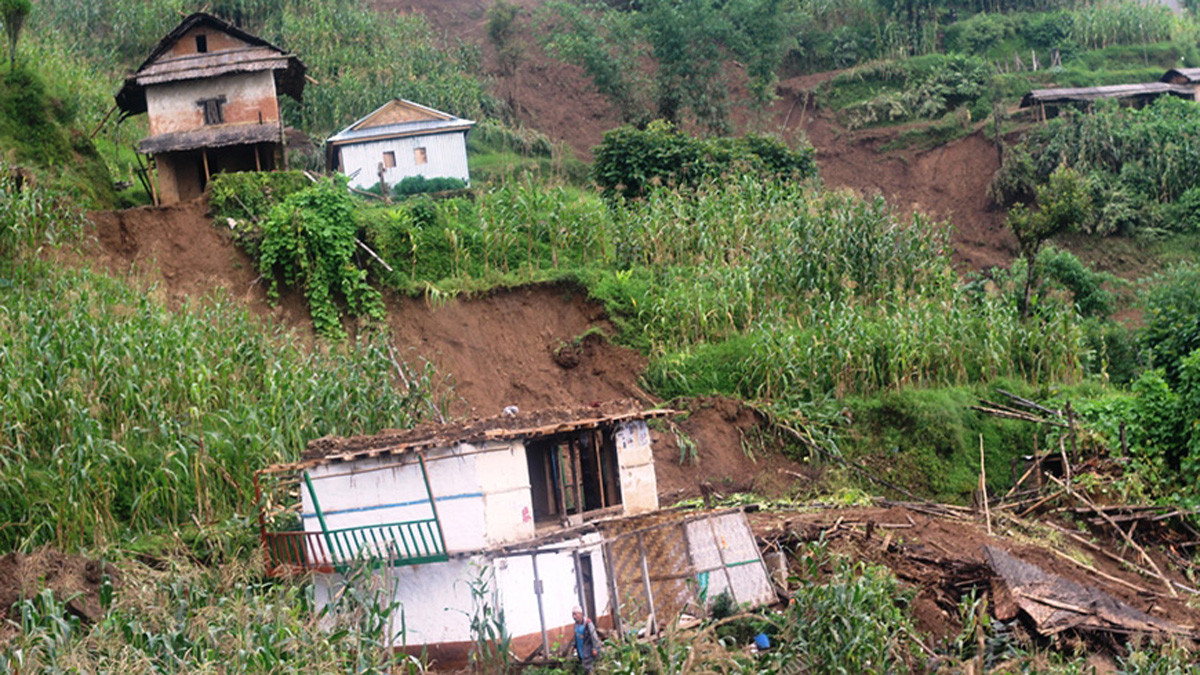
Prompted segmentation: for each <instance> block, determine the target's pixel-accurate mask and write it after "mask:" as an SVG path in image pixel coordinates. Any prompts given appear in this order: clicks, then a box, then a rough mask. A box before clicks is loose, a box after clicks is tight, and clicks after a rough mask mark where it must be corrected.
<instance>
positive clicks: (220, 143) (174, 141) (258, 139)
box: [138, 123, 280, 155]
mask: <svg viewBox="0 0 1200 675" xmlns="http://www.w3.org/2000/svg"><path fill="white" fill-rule="evenodd" d="M279 135H280V127H279V125H278V124H275V123H270V124H231V125H227V126H214V127H205V128H203V129H196V130H195V131H175V132H172V133H168V134H158V135H157V136H150V137H149V138H144V139H142V141H141V143H138V152H143V153H146V154H150V155H153V154H158V153H160V152H180V151H183V150H195V149H196V148H221V147H227V146H230V145H247V144H250V143H278V142H280V138H279Z"/></svg>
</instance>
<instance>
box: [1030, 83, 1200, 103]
mask: <svg viewBox="0 0 1200 675" xmlns="http://www.w3.org/2000/svg"><path fill="white" fill-rule="evenodd" d="M1165 94H1169V95H1171V96H1178V97H1180V98H1189V99H1190V98H1192V97H1193V96H1194V95H1195V92H1194V91H1193V90H1192V88H1191V87H1185V86H1181V85H1176V84H1168V83H1166V82H1146V83H1142V84H1113V85H1107V86H1103V87H1075V88H1062V89H1034V90H1033V91H1031V92H1029V93H1028V94H1025V97H1024V98H1022V99H1021V107H1022V108H1028V107H1030V106H1032V105H1035V104H1038V103H1087V102H1090V101H1096V100H1099V99H1104V98H1115V99H1129V98H1158V97H1159V96H1163V95H1165Z"/></svg>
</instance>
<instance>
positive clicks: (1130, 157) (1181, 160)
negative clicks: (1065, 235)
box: [991, 97, 1200, 234]
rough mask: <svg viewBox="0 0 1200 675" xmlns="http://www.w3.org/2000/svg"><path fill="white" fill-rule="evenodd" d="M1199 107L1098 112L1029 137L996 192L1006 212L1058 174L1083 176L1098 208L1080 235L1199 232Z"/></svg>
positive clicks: (1170, 101)
mask: <svg viewBox="0 0 1200 675" xmlns="http://www.w3.org/2000/svg"><path fill="white" fill-rule="evenodd" d="M1194 112H1195V111H1194V104H1193V103H1191V102H1187V101H1182V100H1177V99H1175V98H1173V97H1166V98H1164V99H1161V100H1159V101H1157V102H1155V103H1154V104H1153V105H1150V106H1147V107H1145V108H1142V109H1140V110H1138V109H1132V108H1123V107H1118V106H1115V105H1097V106H1096V109H1095V110H1094V111H1093V112H1092V113H1091V114H1086V115H1084V114H1074V113H1071V112H1067V113H1065V114H1064V115H1063V116H1061V117H1059V118H1056V119H1052V120H1050V121H1049V122H1047V123H1046V124H1043V125H1039V126H1037V127H1035V128H1033V129H1031V130H1030V131H1029V132H1028V133H1026V135H1025V136H1024V137H1023V138H1022V140H1021V142H1020V144H1019V145H1018V146H1017V147H1016V148H1014V149H1013V151H1012V152H1010V153H1008V154H1007V155H1006V157H1005V160H1004V163H1003V165H1002V166H1001V169H1000V171H999V172H998V173H997V176H996V178H995V179H994V181H993V184H992V190H991V193H992V196H993V199H995V200H996V201H997V202H999V203H1001V204H1010V203H1012V202H1013V201H1023V200H1024V199H1025V198H1026V197H1027V196H1028V195H1029V194H1031V193H1033V192H1035V189H1034V186H1037V185H1044V184H1045V183H1047V182H1048V181H1049V180H1050V176H1051V174H1053V173H1054V171H1055V170H1056V169H1058V168H1059V166H1068V167H1071V168H1072V169H1073V170H1075V171H1076V172H1078V173H1079V174H1080V177H1081V179H1082V180H1083V182H1084V186H1085V189H1086V190H1087V192H1088V195H1089V199H1090V201H1091V202H1092V204H1093V206H1094V208H1092V209H1090V210H1089V211H1088V212H1087V213H1084V214H1083V216H1084V217H1083V219H1082V220H1080V221H1079V227H1080V229H1082V230H1084V231H1085V232H1093V233H1098V234H1111V233H1124V234H1129V233H1132V232H1133V231H1134V230H1136V229H1143V228H1152V227H1155V228H1157V227H1161V228H1165V229H1168V230H1173V231H1179V232H1186V231H1190V230H1192V229H1194V222H1195V221H1194V220H1193V216H1191V215H1190V214H1191V212H1192V211H1193V210H1194V208H1195V205H1194V202H1195V201H1196V193H1195V192H1191V193H1189V190H1193V189H1194V188H1196V187H1197V186H1200V183H1197V176H1200V140H1198V139H1200V120H1198V119H1197V118H1196V116H1195V115H1194Z"/></svg>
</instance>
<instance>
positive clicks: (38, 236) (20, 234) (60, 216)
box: [0, 161, 83, 276]
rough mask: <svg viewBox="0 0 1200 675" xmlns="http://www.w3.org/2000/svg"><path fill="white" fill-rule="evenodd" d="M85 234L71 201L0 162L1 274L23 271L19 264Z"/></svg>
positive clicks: (78, 214)
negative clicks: (48, 247)
mask: <svg viewBox="0 0 1200 675" xmlns="http://www.w3.org/2000/svg"><path fill="white" fill-rule="evenodd" d="M82 231H83V218H82V217H81V214H80V213H79V212H78V211H77V210H76V209H75V208H74V206H73V205H71V204H70V202H69V201H68V200H66V199H65V198H64V197H63V196H62V195H60V194H57V193H55V192H53V191H49V190H45V189H43V188H41V187H40V186H38V185H36V184H31V183H30V182H29V181H28V177H27V176H25V175H23V174H20V173H19V172H18V171H17V170H15V169H13V168H11V167H9V166H8V165H7V164H5V163H4V162H3V161H0V273H3V274H5V275H6V276H7V275H8V274H12V273H14V272H19V271H20V269H21V268H20V267H19V266H18V265H15V264H14V262H15V261H19V260H20V259H22V258H25V257H26V256H29V257H32V256H36V254H37V253H38V252H39V251H40V250H41V247H42V246H44V245H54V244H57V243H61V242H65V241H72V240H74V239H76V238H77V237H78V236H79V234H80V233H81V232H82Z"/></svg>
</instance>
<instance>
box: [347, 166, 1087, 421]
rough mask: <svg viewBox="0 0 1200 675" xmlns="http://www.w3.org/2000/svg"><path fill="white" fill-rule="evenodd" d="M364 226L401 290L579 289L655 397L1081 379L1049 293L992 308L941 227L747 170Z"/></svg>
mask: <svg viewBox="0 0 1200 675" xmlns="http://www.w3.org/2000/svg"><path fill="white" fill-rule="evenodd" d="M364 220H365V223H366V225H365V227H366V230H367V236H368V239H369V245H370V246H371V247H372V249H374V250H375V251H377V252H378V253H379V254H380V255H381V256H382V257H383V258H384V259H385V260H386V261H387V262H388V264H389V265H390V266H391V267H393V268H394V269H395V270H396V275H395V276H392V277H388V279H389V282H390V283H393V284H395V286H396V287H397V288H398V289H399V290H402V291H404V292H407V293H414V294H415V293H435V294H443V293H452V292H457V291H464V290H465V291H470V290H472V289H476V288H490V287H494V286H496V285H516V284H521V283H529V282H531V281H544V280H551V279H568V280H572V281H575V282H577V283H579V284H581V285H582V286H583V287H584V288H586V289H587V292H588V293H589V294H590V295H591V296H592V297H594V298H596V299H597V300H599V301H601V302H603V303H604V305H605V306H606V308H607V309H608V313H609V316H610V317H611V318H612V320H613V321H614V323H615V324H616V326H617V327H618V330H619V334H618V336H617V337H616V339H617V340H619V341H620V342H623V343H624V344H628V345H632V346H635V347H637V348H638V349H640V350H642V351H644V352H645V353H647V354H648V355H649V356H650V358H651V363H650V366H649V368H648V370H647V372H646V374H645V378H646V380H647V384H648V385H649V386H650V387H651V388H652V389H653V390H654V391H655V392H656V393H658V394H659V395H661V396H665V397H668V398H669V397H673V396H676V395H699V394H707V393H723V394H727V395H732V396H739V397H742V398H746V399H751V400H756V401H760V402H763V403H764V405H771V406H776V407H778V409H779V410H780V412H781V414H782V415H784V416H785V417H787V418H788V419H798V418H801V417H803V413H802V412H800V411H801V409H802V408H803V407H804V406H806V405H808V404H810V403H811V402H812V401H823V400H825V399H826V398H827V397H830V396H849V395H863V396H868V395H872V394H874V393H876V392H881V391H889V390H892V389H897V388H902V387H907V386H936V385H943V384H967V383H972V382H978V381H986V380H988V379H990V378H994V377H997V376H1011V377H1018V378H1031V379H1046V380H1057V379H1066V380H1072V379H1074V378H1076V377H1077V376H1078V375H1079V372H1080V371H1079V368H1080V362H1081V358H1082V355H1081V347H1082V343H1081V339H1082V334H1081V331H1080V329H1079V327H1078V325H1077V324H1076V323H1075V320H1074V314H1075V313H1074V311H1073V310H1072V308H1071V307H1070V305H1069V304H1068V302H1067V300H1066V298H1064V297H1063V296H1062V294H1057V295H1054V294H1052V295H1047V296H1046V297H1045V298H1044V300H1041V301H1040V303H1041V304H1040V309H1039V311H1038V312H1037V313H1036V315H1035V316H1034V318H1033V319H1032V320H1030V321H1025V322H1022V321H1020V320H1019V316H1018V314H1017V312H1016V304H1015V303H1013V302H1011V301H1010V300H1009V298H1008V297H1000V296H996V295H990V294H983V295H980V294H979V293H977V292H975V291H974V290H972V289H970V288H967V287H964V286H960V285H959V284H957V283H956V274H955V272H954V271H953V269H952V267H951V266H950V263H949V258H948V257H947V256H948V250H947V248H946V246H947V240H946V239H945V233H944V231H943V229H942V228H940V227H938V226H936V225H932V224H929V223H927V222H925V221H924V220H922V219H920V218H919V217H914V218H912V219H903V218H900V217H899V216H898V215H896V214H894V213H893V212H892V211H891V210H890V209H889V207H888V206H887V204H886V202H885V201H883V200H882V199H875V200H861V199H858V198H855V197H853V196H850V195H848V194H841V193H828V192H820V191H817V190H816V189H814V188H812V187H810V186H805V185H803V184H794V183H779V182H774V181H767V180H763V179H759V178H755V177H752V176H741V177H736V178H726V179H724V180H722V181H721V182H720V183H704V184H702V185H701V186H699V187H697V188H695V189H682V190H668V189H663V188H659V189H654V190H652V191H650V192H649V193H648V194H647V196H646V198H645V199H643V200H637V201H631V202H626V201H620V200H615V201H610V200H602V199H599V198H596V197H595V196H588V195H585V194H582V193H580V192H578V191H575V190H570V189H566V188H552V189H546V188H544V187H541V186H539V185H537V184H535V183H532V182H526V183H515V184H510V185H506V186H503V187H497V188H492V189H489V190H486V191H483V192H481V193H480V194H478V195H477V197H476V199H475V200H474V201H471V200H466V199H447V200H443V201H438V202H434V201H431V200H426V199H415V200H409V201H408V202H405V203H404V204H403V205H401V206H399V207H396V208H391V209H382V208H377V209H372V210H370V211H368V212H367V213H366V214H365V215H364Z"/></svg>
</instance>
